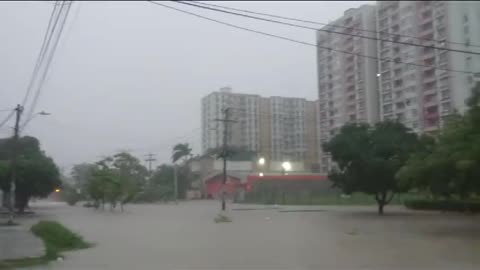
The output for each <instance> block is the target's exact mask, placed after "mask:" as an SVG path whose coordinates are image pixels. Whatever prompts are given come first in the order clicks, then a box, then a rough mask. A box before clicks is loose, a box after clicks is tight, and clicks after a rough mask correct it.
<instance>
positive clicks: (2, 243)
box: [0, 215, 45, 260]
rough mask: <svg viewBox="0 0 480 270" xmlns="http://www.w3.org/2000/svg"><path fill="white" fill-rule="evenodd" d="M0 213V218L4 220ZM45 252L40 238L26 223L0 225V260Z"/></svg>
mask: <svg viewBox="0 0 480 270" xmlns="http://www.w3.org/2000/svg"><path fill="white" fill-rule="evenodd" d="M4 218H5V217H4V216H2V215H0V220H1V221H2V222H3V221H4ZM44 254H45V252H44V246H43V243H42V240H40V239H38V238H37V237H35V236H34V235H33V234H32V233H31V232H30V227H29V226H27V225H23V224H22V225H18V226H0V260H6V259H21V258H26V257H40V256H43V255H44Z"/></svg>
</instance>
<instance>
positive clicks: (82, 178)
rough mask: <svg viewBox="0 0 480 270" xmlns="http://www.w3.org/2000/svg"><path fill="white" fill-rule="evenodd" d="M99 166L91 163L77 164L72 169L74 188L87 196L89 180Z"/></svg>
mask: <svg viewBox="0 0 480 270" xmlns="http://www.w3.org/2000/svg"><path fill="white" fill-rule="evenodd" d="M96 168H97V166H96V165H95V164H90V163H81V164H76V165H74V166H73V167H72V170H71V173H70V175H71V177H72V179H73V182H74V185H73V188H75V189H79V190H80V193H81V194H85V192H86V185H87V182H88V180H89V179H90V178H91V177H92V176H93V173H94V172H95V170H96Z"/></svg>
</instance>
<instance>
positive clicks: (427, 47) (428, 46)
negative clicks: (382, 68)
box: [172, 1, 480, 55]
mask: <svg viewBox="0 0 480 270" xmlns="http://www.w3.org/2000/svg"><path fill="white" fill-rule="evenodd" d="M172 2H175V3H179V4H184V5H189V6H193V7H198V8H202V9H207V10H213V11H218V12H222V13H227V14H231V15H235V16H240V17H245V18H250V19H255V20H261V21H266V22H271V23H277V24H282V25H286V26H291V27H297V28H303V29H308V30H313V31H319V32H326V33H331V34H337V35H344V36H351V37H358V38H364V39H370V40H377V41H385V42H390V43H397V44H402V45H407V46H414V47H420V48H426V49H436V50H442V51H449V52H458V53H464V54H472V55H480V52H472V51H465V50H458V49H449V48H440V47H437V46H433V45H421V44H415V43H409V42H404V41H394V40H389V39H382V38H378V37H369V36H362V35H356V34H350V33H343V32H338V31H333V30H327V29H318V28H315V27H309V26H304V25H299V24H293V23H287V22H282V21H276V20H272V19H265V18H261V17H256V16H251V15H246V14H241V13H236V12H231V11H226V10H221V9H217V8H211V7H207V6H202V5H197V4H192V3H188V2H184V1H172Z"/></svg>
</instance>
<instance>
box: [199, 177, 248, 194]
mask: <svg viewBox="0 0 480 270" xmlns="http://www.w3.org/2000/svg"><path fill="white" fill-rule="evenodd" d="M240 182H241V179H240V178H238V177H234V176H231V175H227V183H226V185H225V192H226V193H227V196H228V197H231V198H232V197H233V196H235V193H236V192H237V189H238V187H240ZM222 183H223V174H221V173H220V174H217V175H215V176H212V177H210V178H209V179H208V180H207V181H205V184H206V188H207V198H209V199H214V198H215V199H217V198H220V196H221V194H222V193H221V191H222Z"/></svg>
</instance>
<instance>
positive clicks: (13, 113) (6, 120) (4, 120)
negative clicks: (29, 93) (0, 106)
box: [0, 110, 16, 128]
mask: <svg viewBox="0 0 480 270" xmlns="http://www.w3.org/2000/svg"><path fill="white" fill-rule="evenodd" d="M15 112H16V111H15V110H12V112H10V113H9V114H8V115H7V117H5V119H3V121H2V122H0V128H1V127H3V126H4V125H5V124H6V123H7V122H8V120H10V119H12V117H13V116H14V115H15Z"/></svg>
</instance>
